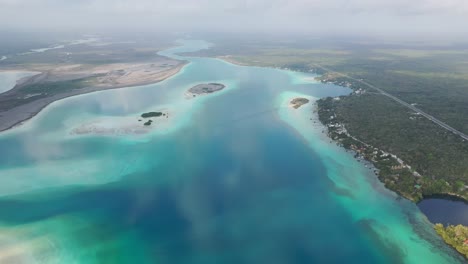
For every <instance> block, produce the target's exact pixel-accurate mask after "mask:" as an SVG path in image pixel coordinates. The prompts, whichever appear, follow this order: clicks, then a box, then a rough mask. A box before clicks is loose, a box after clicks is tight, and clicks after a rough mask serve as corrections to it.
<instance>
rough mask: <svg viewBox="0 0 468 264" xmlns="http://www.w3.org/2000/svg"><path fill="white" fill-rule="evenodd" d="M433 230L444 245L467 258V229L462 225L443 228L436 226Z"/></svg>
mask: <svg viewBox="0 0 468 264" xmlns="http://www.w3.org/2000/svg"><path fill="white" fill-rule="evenodd" d="M434 228H435V230H436V232H437V234H439V235H440V236H441V237H442V238H443V239H444V241H445V243H447V244H449V245H451V246H452V247H454V248H455V249H456V250H457V251H458V252H460V253H461V254H463V255H464V256H465V257H466V258H468V227H466V226H462V225H457V226H453V225H449V226H447V227H444V226H443V225H442V224H436V225H435V226H434Z"/></svg>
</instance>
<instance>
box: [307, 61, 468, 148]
mask: <svg viewBox="0 0 468 264" xmlns="http://www.w3.org/2000/svg"><path fill="white" fill-rule="evenodd" d="M315 65H316V66H317V67H319V68H322V69H324V70H325V71H328V72H331V73H335V74H338V75H340V76H343V77H346V78H349V79H351V80H354V81H356V82H359V83H362V84H364V85H366V86H368V87H369V88H372V89H374V90H376V91H378V92H379V93H381V94H382V95H385V96H387V97H388V98H390V99H392V100H394V101H395V102H397V103H399V104H401V105H403V106H405V107H407V108H409V109H411V110H413V111H414V112H416V113H418V114H420V115H422V116H424V117H425V118H427V119H429V120H430V121H432V122H433V123H435V124H436V125H439V126H440V127H442V128H444V129H446V130H448V131H450V132H452V133H454V134H456V135H458V136H460V137H462V138H463V139H464V140H467V141H468V135H466V134H464V133H463V132H461V131H458V130H456V129H455V128H453V127H451V126H449V125H447V124H446V123H444V122H442V121H440V120H439V119H437V118H435V117H434V116H432V115H430V114H428V113H426V112H424V111H422V110H421V109H419V108H417V107H415V106H414V105H411V104H408V103H407V102H405V101H403V100H401V99H399V98H397V97H395V96H393V95H391V94H389V93H387V92H385V91H384V90H382V89H380V88H378V87H376V86H374V85H372V84H370V83H368V82H365V81H363V80H359V79H356V78H353V77H351V76H349V75H346V74H343V73H340V72H336V71H334V70H332V69H329V68H326V67H323V66H322V65H319V64H315Z"/></svg>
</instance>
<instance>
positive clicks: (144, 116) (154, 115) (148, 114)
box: [141, 112, 163, 118]
mask: <svg viewBox="0 0 468 264" xmlns="http://www.w3.org/2000/svg"><path fill="white" fill-rule="evenodd" d="M162 115H163V113H162V112H148V113H143V114H141V117H143V118H149V117H160V116H162Z"/></svg>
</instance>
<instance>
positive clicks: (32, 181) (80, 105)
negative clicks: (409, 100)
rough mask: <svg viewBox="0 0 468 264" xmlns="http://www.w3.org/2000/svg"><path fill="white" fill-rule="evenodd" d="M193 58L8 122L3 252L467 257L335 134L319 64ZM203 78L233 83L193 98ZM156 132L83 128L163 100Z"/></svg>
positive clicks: (51, 258) (236, 258)
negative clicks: (157, 76) (319, 112)
mask: <svg viewBox="0 0 468 264" xmlns="http://www.w3.org/2000/svg"><path fill="white" fill-rule="evenodd" d="M202 48H209V45H208V43H206V42H203V41H184V42H182V43H181V46H178V47H176V48H173V49H170V50H166V51H165V52H162V53H161V54H163V55H167V56H171V57H175V58H183V59H186V60H188V61H190V64H188V65H187V66H186V67H185V68H184V69H183V70H182V71H181V72H180V73H179V74H177V75H176V76H173V77H172V78H170V79H168V80H165V81H163V82H161V83H158V84H154V85H147V86H142V87H133V88H126V89H117V90H111V91H103V92H96V93H92V94H87V95H81V96H76V97H71V98H68V99H65V100H61V101H58V102H55V103H53V104H51V105H50V106H48V107H47V108H46V109H45V110H44V111H43V112H41V113H40V114H39V115H37V116H36V117H35V118H33V119H32V120H30V121H28V122H26V123H25V124H24V125H22V126H20V127H17V128H15V129H13V130H10V131H7V132H5V133H2V134H1V135H0V153H1V155H0V195H1V196H0V231H1V232H0V245H1V247H0V263H10V262H11V263H16V262H19V263H194V264H195V263H203V264H207V263H461V262H463V259H462V258H461V257H460V256H459V255H457V253H456V252H454V250H452V249H450V248H449V247H447V246H446V245H445V244H444V243H443V242H442V240H441V239H440V238H439V237H438V236H437V235H436V234H435V232H434V231H433V230H432V226H431V224H430V223H429V222H428V220H427V219H426V217H425V216H424V215H423V214H422V213H421V212H420V211H419V209H418V208H417V206H416V205H414V204H412V203H410V202H408V201H406V200H404V199H398V197H397V195H395V194H394V193H392V192H390V191H388V190H386V189H385V188H384V187H383V185H382V184H381V183H380V182H379V181H378V180H377V177H376V176H375V175H374V174H373V173H372V172H371V171H370V170H369V169H368V168H366V167H365V166H364V165H363V164H362V163H359V162H358V161H356V160H354V159H353V156H352V154H351V153H347V152H346V151H344V150H342V149H341V148H339V147H337V146H336V145H335V144H334V143H332V142H330V140H329V139H328V138H327V137H326V135H325V134H324V133H323V130H324V128H323V127H322V126H321V125H320V124H319V123H318V121H317V120H316V118H317V117H316V115H315V114H314V112H313V107H314V106H313V104H311V103H309V104H307V105H305V106H303V107H301V108H299V109H297V110H295V109H292V108H290V107H289V106H288V103H289V101H290V100H291V99H292V98H294V97H297V96H301V97H307V98H310V99H311V100H314V99H316V98H320V97H324V96H338V95H344V94H347V93H349V92H350V91H349V90H347V89H346V88H342V87H338V86H333V85H324V84H320V83H317V82H314V81H311V80H312V79H311V77H313V76H312V75H310V74H304V73H294V72H288V71H282V70H278V69H268V68H259V67H242V66H236V65H232V64H229V63H226V62H223V61H221V60H217V59H210V58H186V57H180V56H181V55H180V54H179V55H176V53H181V52H187V51H195V50H199V49H202ZM202 82H221V83H224V84H226V85H227V88H226V89H225V90H223V91H221V92H219V93H215V94H210V95H206V96H200V97H197V98H192V99H187V98H186V97H185V96H184V93H185V91H186V90H187V89H189V88H190V87H191V86H192V85H195V84H198V83H202ZM159 109H165V110H167V111H169V112H170V118H169V119H168V121H166V123H165V124H164V125H162V126H159V127H158V122H159V121H158V120H156V121H155V122H156V126H155V127H154V130H153V131H152V132H151V133H148V134H141V135H140V134H135V135H134V134H118V133H117V134H105V135H96V134H86V135H75V134H72V133H71V131H72V130H73V128H74V127H76V126H79V125H80V124H83V123H87V122H94V121H96V120H111V121H110V126H119V125H120V124H121V123H122V122H123V121H122V120H129V119H131V118H135V117H138V116H139V115H140V114H141V113H142V112H145V111H148V110H159Z"/></svg>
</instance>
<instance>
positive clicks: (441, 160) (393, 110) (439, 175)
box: [318, 93, 468, 201]
mask: <svg viewBox="0 0 468 264" xmlns="http://www.w3.org/2000/svg"><path fill="white" fill-rule="evenodd" d="M318 106H319V117H320V120H321V121H322V122H323V123H324V124H326V125H328V124H343V125H344V127H345V128H346V130H347V132H348V133H349V134H350V135H352V136H354V137H355V138H357V139H358V140H359V141H357V140H354V139H353V138H350V137H348V136H345V135H340V136H337V134H338V133H337V132H336V131H335V128H329V130H330V135H331V136H332V137H333V138H334V139H336V140H338V141H340V142H341V143H342V145H343V146H344V147H346V148H351V146H352V145H355V146H357V149H361V148H364V149H365V150H363V152H364V153H363V156H365V157H367V158H368V159H370V160H371V159H372V158H373V157H372V156H370V154H369V153H366V151H367V152H369V151H370V152H373V151H374V149H373V148H374V147H375V148H377V149H379V150H383V151H385V152H388V153H391V154H394V155H396V156H397V157H399V158H400V159H401V160H403V161H404V162H405V163H406V164H408V165H409V166H410V167H411V169H408V168H398V164H397V163H395V159H393V162H391V160H392V159H390V161H387V160H382V159H374V160H373V161H374V164H375V166H376V168H377V169H379V178H380V179H381V180H382V181H383V182H384V183H385V185H386V186H387V187H388V188H389V189H392V190H394V191H396V192H398V193H400V194H402V195H403V196H405V197H407V198H409V199H411V200H414V201H418V200H420V199H421V198H422V197H423V196H430V195H433V194H455V195H459V196H462V197H464V198H465V199H468V191H467V190H466V188H465V184H466V182H467V179H468V143H467V142H464V141H463V140H462V139H461V138H460V137H459V136H457V135H455V134H452V133H451V132H448V131H446V130H444V129H442V128H440V127H439V126H437V125H435V124H434V123H432V122H430V121H429V120H427V119H426V118H423V117H421V116H419V115H416V114H414V113H412V112H410V111H409V110H408V109H407V108H405V107H403V106H401V105H399V104H396V103H395V102H393V101H392V100H391V99H389V98H387V97H385V96H382V95H380V94H375V93H365V94H362V95H351V96H347V97H341V98H340V100H333V99H332V98H326V99H322V100H319V101H318ZM330 117H333V118H330ZM360 141H362V142H365V143H366V144H368V145H371V146H373V148H367V147H366V146H364V145H363V144H362V143H361V142H360ZM392 166H393V167H394V168H395V167H397V168H396V169H392ZM414 172H417V173H418V174H420V175H421V176H415V175H414Z"/></svg>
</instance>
